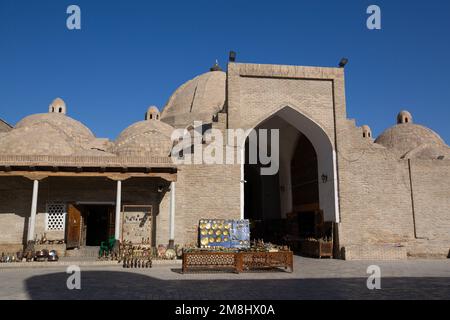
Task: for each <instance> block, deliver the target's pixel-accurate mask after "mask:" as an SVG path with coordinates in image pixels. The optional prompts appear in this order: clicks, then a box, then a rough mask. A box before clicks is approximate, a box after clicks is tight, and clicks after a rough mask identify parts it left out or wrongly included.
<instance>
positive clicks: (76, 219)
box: [66, 204, 81, 248]
mask: <svg viewBox="0 0 450 320" xmlns="http://www.w3.org/2000/svg"><path fill="white" fill-rule="evenodd" d="M80 235H81V211H80V210H79V209H78V208H77V207H75V206H74V205H72V204H69V206H68V210H67V229H66V246H67V248H75V247H79V246H80Z"/></svg>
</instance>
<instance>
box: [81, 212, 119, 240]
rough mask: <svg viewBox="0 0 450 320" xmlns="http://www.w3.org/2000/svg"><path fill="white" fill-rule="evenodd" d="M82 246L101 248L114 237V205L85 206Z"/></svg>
mask: <svg viewBox="0 0 450 320" xmlns="http://www.w3.org/2000/svg"><path fill="white" fill-rule="evenodd" d="M82 216H83V228H82V239H81V240H82V241H81V243H82V245H85V246H99V245H100V244H101V242H102V241H106V240H108V239H109V238H110V237H112V236H114V228H115V223H114V222H115V221H114V219H115V210H114V206H112V205H83V207H82Z"/></svg>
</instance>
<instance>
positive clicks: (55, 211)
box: [45, 203, 67, 231]
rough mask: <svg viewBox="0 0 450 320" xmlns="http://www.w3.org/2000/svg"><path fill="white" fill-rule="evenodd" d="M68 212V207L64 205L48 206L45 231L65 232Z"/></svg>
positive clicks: (53, 204)
mask: <svg viewBox="0 0 450 320" xmlns="http://www.w3.org/2000/svg"><path fill="white" fill-rule="evenodd" d="M66 212H67V211H66V205H65V204H64V203H49V204H47V213H46V215H45V230H46V231H64V226H65V222H66Z"/></svg>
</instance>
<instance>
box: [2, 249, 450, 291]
mask: <svg viewBox="0 0 450 320" xmlns="http://www.w3.org/2000/svg"><path fill="white" fill-rule="evenodd" d="M294 262H295V264H294V270H295V272H294V273H284V272H276V273H247V274H229V273H208V274H185V275H183V274H181V273H180V265H172V266H171V265H157V266H154V267H153V268H151V269H123V268H121V267H120V266H97V267H92V266H91V267H88V266H81V271H82V272H81V290H68V289H67V286H66V281H67V278H68V276H69V275H68V274H66V273H65V271H66V269H65V268H66V267H65V266H64V267H51V268H23V269H21V268H17V269H11V268H0V287H1V289H0V299H183V300H184V299H208V300H209V299H239V300H241V299H268V300H275V299H450V260H434V261H429V260H427V261H422V260H412V261H411V260H410V261H402V262H379V263H377V262H361V261H358V262H356V261H341V260H314V259H306V258H302V257H295V261H294ZM373 264H375V265H378V266H379V267H380V268H381V276H382V278H381V290H369V289H367V286H366V282H367V277H368V274H367V273H366V271H367V267H368V266H369V265H373Z"/></svg>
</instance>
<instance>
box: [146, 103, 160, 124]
mask: <svg viewBox="0 0 450 320" xmlns="http://www.w3.org/2000/svg"><path fill="white" fill-rule="evenodd" d="M159 117H160V114H159V109H158V108H157V107H155V106H150V107H148V109H147V113H146V114H145V120H158V121H159Z"/></svg>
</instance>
